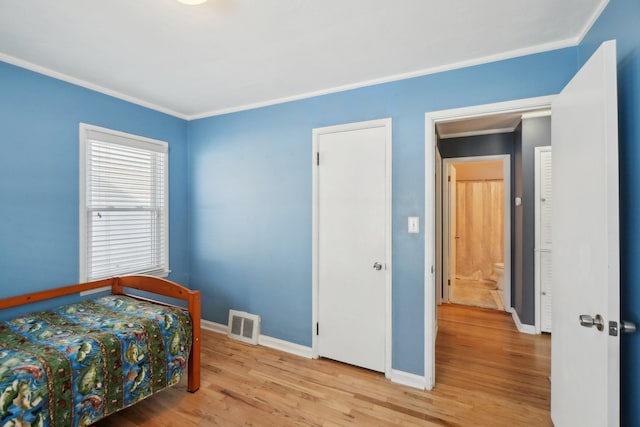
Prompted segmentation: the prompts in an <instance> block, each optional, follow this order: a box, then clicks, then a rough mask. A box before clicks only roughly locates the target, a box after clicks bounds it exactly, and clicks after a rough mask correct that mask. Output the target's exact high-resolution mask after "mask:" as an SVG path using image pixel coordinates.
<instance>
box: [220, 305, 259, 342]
mask: <svg viewBox="0 0 640 427" xmlns="http://www.w3.org/2000/svg"><path fill="white" fill-rule="evenodd" d="M227 335H228V336H229V338H233V339H236V340H238V341H242V342H246V343H249V344H258V337H259V336H260V316H258V315H257V314H251V313H246V312H244V311H236V310H229V331H228V333H227Z"/></svg>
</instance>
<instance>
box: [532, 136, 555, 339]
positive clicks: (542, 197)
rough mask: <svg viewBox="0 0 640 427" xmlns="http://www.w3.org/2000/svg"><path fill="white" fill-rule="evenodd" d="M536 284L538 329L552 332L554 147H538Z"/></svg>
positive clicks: (536, 150) (536, 160)
mask: <svg viewBox="0 0 640 427" xmlns="http://www.w3.org/2000/svg"><path fill="white" fill-rule="evenodd" d="M535 152H536V159H535V162H536V182H535V193H536V210H535V217H536V230H535V234H536V260H535V262H536V268H535V274H536V286H537V288H538V289H537V292H538V293H539V296H538V298H537V300H536V306H537V309H538V316H539V318H538V319H537V320H536V325H539V326H538V327H539V328H540V331H539V332H551V319H552V318H553V316H552V301H553V281H552V280H553V269H552V263H551V254H552V233H551V232H552V213H553V193H552V183H553V173H552V164H551V160H552V157H551V156H552V154H551V147H536V149H535Z"/></svg>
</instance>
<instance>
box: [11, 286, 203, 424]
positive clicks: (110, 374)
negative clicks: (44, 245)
mask: <svg viewBox="0 0 640 427" xmlns="http://www.w3.org/2000/svg"><path fill="white" fill-rule="evenodd" d="M191 339H192V324H191V320H190V317H189V314H188V312H186V311H185V310H182V309H180V308H176V307H167V306H163V305H159V304H153V303H150V302H146V301H140V300H137V299H134V298H130V297H127V296H121V295H109V296H104V297H99V298H95V299H92V300H86V301H83V302H80V303H75V304H70V305H65V306H61V307H59V308H57V309H55V310H47V311H41V312H37V313H31V314H27V315H23V316H20V317H17V318H14V319H12V320H9V321H5V322H0V425H1V426H22V425H33V426H72V425H73V426H87V425H90V424H91V423H93V422H95V421H96V420H98V419H100V418H103V417H105V416H107V415H109V414H111V413H113V412H116V411H118V410H120V409H123V408H126V407H128V406H131V405H133V404H134V403H136V402H138V401H140V400H141V399H144V398H146V397H148V396H150V395H152V394H153V393H156V392H158V391H160V390H162V389H164V388H166V387H168V386H171V385H173V384H176V383H177V382H179V381H180V379H181V378H182V376H183V374H184V372H185V368H186V361H187V359H188V356H189V350H190V348H191Z"/></svg>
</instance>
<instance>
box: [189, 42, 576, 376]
mask: <svg viewBox="0 0 640 427" xmlns="http://www.w3.org/2000/svg"><path fill="white" fill-rule="evenodd" d="M575 70H576V51H575V48H570V49H563V50H557V51H552V52H547V53H543V54H538V55H531V56H527V57H522V58H516V59H512V60H508V61H502V62H496V63H491V64H486V65H481V66H475V67H469V68H465V69H461V70H455V71H448V72H444V73H439V74H433V75H428V76H424V77H420V78H414V79H409V80H404V81H399V82H394V83H388V84H382V85H377V86H373V87H367V88H362V89H357V90H352V91H347V92H341V93H337V94H331V95H326V96H321V97H316V98H312V99H307V100H302V101H296V102H290V103H285V104H280V105H276V106H271V107H265V108H260V109H255V110H251V111H245V112H239V113H234V114H227V115H222V116H218V117H211V118H206V119H201V120H196V121H192V122H190V123H189V125H188V132H189V137H188V138H189V179H188V189H189V191H190V194H189V223H190V224H191V236H192V238H191V242H190V243H191V252H190V253H191V258H190V261H191V267H190V273H191V285H192V286H193V287H194V288H195V289H200V290H201V291H202V292H203V304H204V307H203V317H204V318H205V319H208V320H212V321H215V322H221V323H226V320H227V316H228V309H229V308H235V309H240V310H246V311H249V312H252V313H257V314H259V315H261V316H262V319H263V323H262V327H263V331H262V332H263V333H264V334H265V335H269V336H273V337H276V338H280V339H283V340H287V341H291V342H295V343H298V344H302V345H306V346H310V345H311V339H312V335H311V309H312V307H311V300H312V298H311V207H312V206H311V204H312V203H311V193H312V188H311V179H312V178H311V174H312V166H311V164H312V163H311V159H312V153H311V130H312V129H313V128H316V127H321V126H328V125H335V124H340V123H349V122H356V121H362V120H370V119H378V118H384V117H391V118H392V119H393V367H394V369H399V370H402V371H407V372H412V373H415V374H420V375H422V374H423V371H424V327H423V325H424V304H423V301H424V277H423V276H424V234H420V235H417V236H416V235H409V234H408V233H407V230H406V221H407V220H406V218H407V217H408V216H413V215H418V216H420V218H424V193H425V190H424V154H425V153H424V145H425V135H424V115H425V113H426V112H428V111H435V110H442V109H448V108H455V107H461V106H468V105H476V104H486V103H492V102H499V101H505V100H511V99H519V98H529V97H535V96H542V95H549V94H554V93H557V92H559V91H560V89H561V88H562V87H563V86H564V85H565V84H566V83H567V82H568V81H569V79H570V78H571V77H572V76H573V74H574V73H575ZM421 229H422V230H424V224H423V226H422V227H421Z"/></svg>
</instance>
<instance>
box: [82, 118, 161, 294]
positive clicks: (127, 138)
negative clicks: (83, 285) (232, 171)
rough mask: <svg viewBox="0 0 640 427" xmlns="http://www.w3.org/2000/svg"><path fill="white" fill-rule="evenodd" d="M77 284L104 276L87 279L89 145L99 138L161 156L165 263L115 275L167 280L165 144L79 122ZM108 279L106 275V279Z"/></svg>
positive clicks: (102, 140)
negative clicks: (133, 275)
mask: <svg viewBox="0 0 640 427" xmlns="http://www.w3.org/2000/svg"><path fill="white" fill-rule="evenodd" d="M79 133H80V179H79V184H80V185H79V188H80V199H79V201H80V203H79V208H80V209H79V211H80V230H79V231H80V233H79V234H80V236H79V237H80V282H86V281H89V280H98V279H101V278H104V277H92V278H89V277H88V270H89V269H88V267H89V266H88V262H89V256H88V248H89V236H88V232H89V230H88V226H89V224H88V212H89V210H90V207H89V206H87V187H88V185H87V178H88V175H87V173H88V163H87V161H88V159H87V155H88V150H87V147H88V144H89V141H90V140H91V139H99V140H100V141H101V142H108V143H113V144H117V145H121V146H129V147H134V148H139V149H147V150H149V151H155V152H161V153H164V155H165V159H164V191H163V196H164V200H163V206H162V216H163V217H164V218H165V221H164V223H163V224H161V227H162V229H161V236H162V237H161V238H162V239H163V243H162V248H161V249H160V250H161V251H162V252H159V255H160V256H161V257H162V259H163V260H164V263H163V264H162V265H160V268H158V269H153V270H151V271H150V270H146V271H144V270H143V271H126V272H124V271H123V272H121V273H116V275H117V274H123V275H124V274H149V275H153V276H158V277H167V276H168V275H169V273H170V269H169V144H168V143H167V142H165V141H160V140H156V139H151V138H146V137H142V136H138V135H133V134H129V133H125V132H119V131H115V130H112V129H107V128H103V127H99V126H94V125H89V124H86V123H80V132H79ZM107 277H108V276H107Z"/></svg>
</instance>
